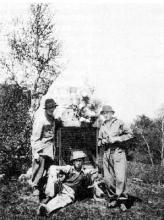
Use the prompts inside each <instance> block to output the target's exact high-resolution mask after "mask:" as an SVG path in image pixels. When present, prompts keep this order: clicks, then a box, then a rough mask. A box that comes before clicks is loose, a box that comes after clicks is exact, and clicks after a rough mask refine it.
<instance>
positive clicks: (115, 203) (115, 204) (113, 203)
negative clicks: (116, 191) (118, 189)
mask: <svg viewBox="0 0 164 220" xmlns="http://www.w3.org/2000/svg"><path fill="white" fill-rule="evenodd" d="M116 206H117V200H113V201H111V202H109V203H108V208H115V207H116Z"/></svg>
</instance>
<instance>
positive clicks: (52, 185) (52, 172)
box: [45, 165, 58, 197]
mask: <svg viewBox="0 0 164 220" xmlns="http://www.w3.org/2000/svg"><path fill="white" fill-rule="evenodd" d="M57 174H58V171H57V166H55V165H52V166H50V168H49V171H48V180H47V185H46V189H45V194H46V196H47V197H54V196H55V195H56V193H57V188H58V187H57V186H58V177H57Z"/></svg>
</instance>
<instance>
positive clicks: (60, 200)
mask: <svg viewBox="0 0 164 220" xmlns="http://www.w3.org/2000/svg"><path fill="white" fill-rule="evenodd" d="M74 198H75V196H74V191H73V190H72V188H70V187H68V186H65V185H64V184H63V190H62V192H61V193H58V194H57V195H56V197H54V198H53V199H51V200H50V201H49V202H48V203H47V204H46V205H45V204H42V205H41V206H40V209H39V214H41V215H42V213H43V214H44V215H45V214H48V215H49V214H50V213H51V212H53V211H55V210H58V209H60V208H63V207H65V206H66V205H68V204H70V203H72V202H73V201H74Z"/></svg>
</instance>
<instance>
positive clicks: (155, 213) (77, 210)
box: [0, 163, 164, 220]
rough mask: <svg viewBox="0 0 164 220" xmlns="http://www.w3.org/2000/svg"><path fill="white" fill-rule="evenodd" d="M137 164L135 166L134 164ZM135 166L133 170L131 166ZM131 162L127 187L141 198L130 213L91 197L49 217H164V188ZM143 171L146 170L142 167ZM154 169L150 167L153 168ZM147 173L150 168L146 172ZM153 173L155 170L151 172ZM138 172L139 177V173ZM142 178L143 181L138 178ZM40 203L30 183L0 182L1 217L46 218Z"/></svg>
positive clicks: (67, 218)
mask: <svg viewBox="0 0 164 220" xmlns="http://www.w3.org/2000/svg"><path fill="white" fill-rule="evenodd" d="M134 165H135V166H134ZM133 166H134V171H135V172H134V173H132V167H133ZM136 166H137V164H134V163H133V164H130V165H129V172H128V174H129V177H130V178H129V179H128V189H129V194H130V195H133V196H134V197H138V198H140V199H141V200H142V202H141V201H135V202H134V204H133V205H132V207H131V208H130V209H128V210H127V212H125V213H122V212H120V210H119V208H113V209H110V208H108V207H107V206H106V204H103V203H100V202H95V201H93V200H92V199H85V200H83V201H77V202H76V203H74V204H71V205H69V206H67V207H65V208H63V209H61V210H59V211H58V212H57V213H56V214H54V216H53V217H51V218H50V219H56V220H60V219H62V220H64V219H65V220H75V219H83V220H84V219H89V220H90V219H98V220H99V219H100V220H101V219H136V220H137V219H138V220H141V219H152V220H163V219H164V187H163V186H162V185H161V186H159V185H158V184H156V183H154V182H155V181H154V182H152V183H149V181H143V180H142V177H143V176H144V171H142V174H143V176H142V175H141V173H140V172H137V171H136V170H137V169H140V168H141V167H142V165H141V164H138V167H136ZM143 170H144V169H143ZM150 170H151V167H150ZM145 173H147V170H146V171H145ZM151 173H152V171H151ZM137 175H139V176H137ZM138 177H140V179H141V181H139V180H138V179H134V178H138ZM38 206H39V203H37V201H35V198H34V197H33V195H32V189H31V188H30V186H29V185H27V184H20V183H19V182H18V181H17V180H12V181H7V180H5V181H4V182H1V187H0V219H44V218H37V216H36V211H37V208H38Z"/></svg>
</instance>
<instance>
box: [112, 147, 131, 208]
mask: <svg viewBox="0 0 164 220" xmlns="http://www.w3.org/2000/svg"><path fill="white" fill-rule="evenodd" d="M114 170H115V175H116V196H117V198H118V200H117V201H118V205H119V206H120V210H121V211H126V210H127V208H126V205H125V201H126V200H127V198H128V197H127V194H126V192H125V190H126V179H127V175H126V174H127V161H126V155H125V151H124V150H121V149H117V150H116V152H115V154H114Z"/></svg>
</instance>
